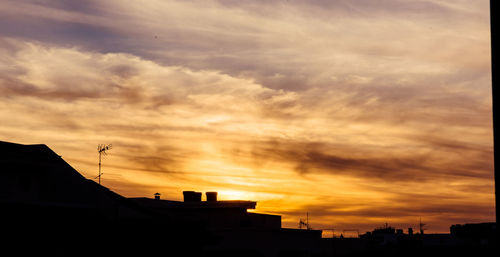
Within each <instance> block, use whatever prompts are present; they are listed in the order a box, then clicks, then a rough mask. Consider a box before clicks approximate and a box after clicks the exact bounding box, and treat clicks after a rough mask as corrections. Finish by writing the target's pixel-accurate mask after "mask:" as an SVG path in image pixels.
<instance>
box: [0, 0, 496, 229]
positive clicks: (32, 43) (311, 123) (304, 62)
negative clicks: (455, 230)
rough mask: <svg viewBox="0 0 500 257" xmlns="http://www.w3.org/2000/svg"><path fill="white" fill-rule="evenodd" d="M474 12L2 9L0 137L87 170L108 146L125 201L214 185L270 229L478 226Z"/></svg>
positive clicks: (480, 56)
mask: <svg viewBox="0 0 500 257" xmlns="http://www.w3.org/2000/svg"><path fill="white" fill-rule="evenodd" d="M488 11H489V10H488V1H479V2H478V1H455V2H453V3H451V2H447V1H438V0H436V1H412V2H408V1H402V0H387V1H378V2H377V3H376V4H375V3H373V1H368V0H360V1H343V0H339V1H292V0H290V1H278V0H277V1H245V2H235V1H189V2H186V1H159V0H149V1H141V2H135V1H134V2H131V1H119V0H113V1H105V2H104V1H93V0H88V1H79V2H73V1H23V2H19V1H4V2H2V3H1V4H0V24H2V25H0V60H1V61H0V119H1V120H2V121H3V122H2V125H0V133H1V134H2V140H7V141H15V142H20V143H46V144H48V145H49V146H50V147H52V148H54V149H55V150H56V152H58V153H60V154H62V155H63V156H64V157H65V158H67V159H68V160H71V164H72V165H74V166H75V167H76V168H77V169H78V170H80V171H81V172H82V173H84V174H85V175H86V176H87V177H95V175H94V173H95V165H94V163H93V161H94V160H95V149H94V148H95V145H96V144H98V143H105V142H109V143H113V145H115V148H113V152H112V154H110V155H109V156H108V157H107V159H106V160H105V166H104V168H105V174H106V175H107V176H108V177H104V178H103V179H104V181H105V183H106V182H107V183H109V185H113V186H114V187H115V188H113V189H115V190H117V191H119V192H121V193H124V194H127V195H134V196H137V194H138V192H141V193H145V194H146V193H147V194H151V193H152V192H153V191H154V192H156V191H162V193H163V192H164V193H165V194H166V195H168V196H172V198H174V199H177V198H176V197H177V195H179V194H180V191H181V190H183V189H196V190H205V189H206V190H221V191H223V192H226V193H227V194H228V195H230V194H232V195H233V196H240V197H241V196H243V197H246V198H254V200H259V201H260V202H259V205H258V208H259V210H261V211H266V212H278V213H282V214H284V221H285V222H284V224H286V225H287V226H292V225H293V226H295V225H294V224H295V223H294V222H295V220H298V217H299V216H300V215H302V214H301V213H304V212H305V211H307V210H309V211H310V212H311V214H312V215H315V214H316V215H317V217H318V218H319V217H320V218H319V220H317V221H316V222H317V224H318V225H317V226H325V227H327V226H330V225H329V224H331V223H332V222H333V223H335V224H337V225H338V226H339V227H342V226H343V227H345V228H349V227H350V228H352V227H356V226H357V225H359V227H360V228H363V229H370V228H372V226H373V224H378V223H380V222H383V220H384V219H386V218H384V217H385V216H391V217H393V218H392V219H393V220H394V221H397V222H399V223H398V224H401V226H403V225H404V226H407V225H410V223H411V222H414V220H415V219H416V216H415V215H418V216H423V217H427V218H426V219H428V220H429V221H428V223H429V224H430V228H431V229H433V227H434V231H440V232H443V231H444V230H446V228H447V226H449V224H450V223H453V222H467V221H485V220H488V219H493V216H494V215H493V214H492V210H493V198H492V195H493V188H492V186H491V185H492V182H491V180H492V177H493V159H492V156H493V152H492V130H491V128H492V120H491V116H492V115H491V71H490V45H489V42H490V38H489V17H488ZM106 179H107V180H106ZM312 188H314V190H312ZM332 188H334V189H338V190H333V191H334V192H332ZM312 191H314V192H312ZM231 192H232V193H231ZM167 198H170V197H167ZM409 199H411V201H410V200H409ZM471 199H474V200H471ZM410 202H411V203H410ZM470 207H473V208H474V210H475V212H474V213H473V212H471V211H470V209H471V208H470ZM395 216H398V217H400V218H399V219H396V218H394V217H395ZM467 219H468V220H467ZM410 221H411V222H410ZM426 222H427V221H426ZM356 224H357V225H356Z"/></svg>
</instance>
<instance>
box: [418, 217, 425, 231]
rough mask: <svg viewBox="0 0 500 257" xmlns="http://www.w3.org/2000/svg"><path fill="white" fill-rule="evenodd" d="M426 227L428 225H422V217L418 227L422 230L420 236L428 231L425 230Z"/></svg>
mask: <svg viewBox="0 0 500 257" xmlns="http://www.w3.org/2000/svg"><path fill="white" fill-rule="evenodd" d="M425 225H427V224H424V223H422V217H420V222H419V223H418V226H419V228H420V235H423V234H424V230H427V229H426V228H424V226H425Z"/></svg>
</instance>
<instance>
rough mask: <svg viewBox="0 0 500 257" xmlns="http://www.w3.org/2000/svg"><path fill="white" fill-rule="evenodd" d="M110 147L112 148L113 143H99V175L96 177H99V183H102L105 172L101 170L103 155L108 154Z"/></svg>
mask: <svg viewBox="0 0 500 257" xmlns="http://www.w3.org/2000/svg"><path fill="white" fill-rule="evenodd" d="M110 149H111V144H109V145H104V144H99V145H97V152H98V153H99V175H98V176H97V177H95V178H94V179H96V178H99V185H100V184H101V176H102V174H104V173H102V172H101V155H107V153H106V151H107V150H110Z"/></svg>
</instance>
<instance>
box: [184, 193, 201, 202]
mask: <svg viewBox="0 0 500 257" xmlns="http://www.w3.org/2000/svg"><path fill="white" fill-rule="evenodd" d="M182 194H183V195H184V202H201V193H200V192H195V191H183V192H182Z"/></svg>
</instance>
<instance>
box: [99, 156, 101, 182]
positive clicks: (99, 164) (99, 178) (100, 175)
mask: <svg viewBox="0 0 500 257" xmlns="http://www.w3.org/2000/svg"><path fill="white" fill-rule="evenodd" d="M98 177H99V185H100V184H101V151H99V176H98Z"/></svg>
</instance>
